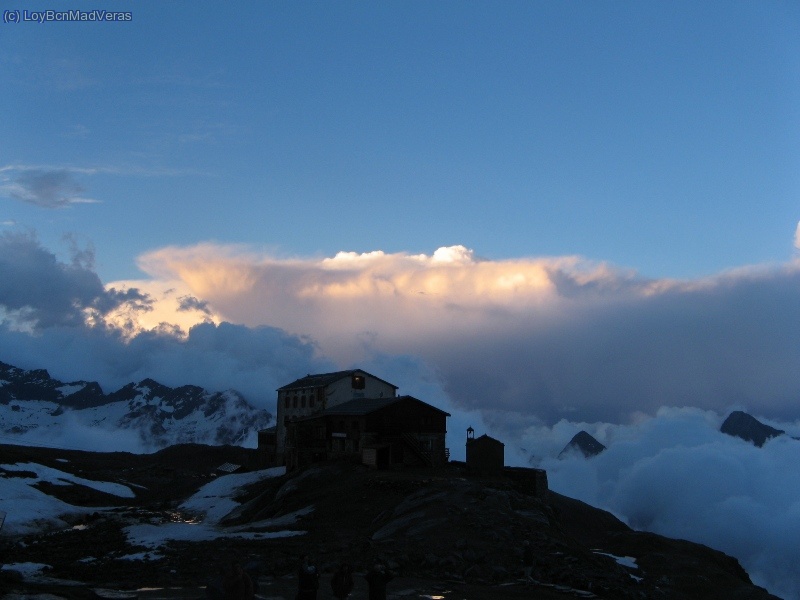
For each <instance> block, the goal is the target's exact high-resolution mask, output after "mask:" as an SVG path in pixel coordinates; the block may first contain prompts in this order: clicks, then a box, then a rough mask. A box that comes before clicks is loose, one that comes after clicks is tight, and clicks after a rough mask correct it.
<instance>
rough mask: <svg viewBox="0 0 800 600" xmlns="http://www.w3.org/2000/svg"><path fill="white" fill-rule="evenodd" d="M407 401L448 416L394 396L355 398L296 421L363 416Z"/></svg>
mask: <svg viewBox="0 0 800 600" xmlns="http://www.w3.org/2000/svg"><path fill="white" fill-rule="evenodd" d="M408 400H413V401H414V402H419V403H420V404H424V405H425V406H427V407H429V408H432V409H433V410H435V411H438V412H440V413H442V414H444V415H445V416H447V417H449V416H450V413H447V412H445V411H443V410H441V409H439V408H436V407H435V406H433V405H432V404H428V403H427V402H423V401H422V400H419V399H418V398H414V397H413V396H395V397H392V398H357V399H356V400H349V401H347V402H342V403H341V404H337V405H336V406H331V407H330V408H326V409H325V410H322V411H320V412H318V413H314V414H313V415H309V416H307V417H305V418H302V419H298V420H299V421H305V420H308V419H316V418H317V417H326V416H336V415H346V416H363V415H368V414H370V413H373V412H375V411H377V410H380V409H382V408H386V407H387V406H391V405H392V404H396V403H397V402H402V401H408Z"/></svg>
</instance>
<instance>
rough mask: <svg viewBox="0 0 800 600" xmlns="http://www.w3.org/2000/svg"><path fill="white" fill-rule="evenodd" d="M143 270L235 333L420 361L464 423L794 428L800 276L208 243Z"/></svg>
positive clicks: (342, 354)
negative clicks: (303, 254)
mask: <svg viewBox="0 0 800 600" xmlns="http://www.w3.org/2000/svg"><path fill="white" fill-rule="evenodd" d="M140 266H141V268H142V269H143V270H144V271H145V272H147V273H148V274H150V275H151V277H153V279H154V280H156V281H169V282H171V284H174V285H178V286H181V287H182V288H183V289H184V290H185V293H187V294H191V295H192V296H194V297H196V298H199V299H202V300H203V301H205V302H207V306H208V307H210V308H211V309H213V311H214V313H215V314H216V315H219V317H220V318H221V319H223V320H229V321H232V322H237V323H243V324H245V325H248V326H257V325H261V324H269V325H272V326H276V327H279V328H281V329H284V330H286V331H288V332H290V333H293V334H296V335H307V336H311V337H313V338H314V339H315V340H316V341H317V343H318V344H319V347H320V349H321V350H322V352H323V353H324V354H325V355H326V356H329V357H330V358H332V359H333V360H334V361H336V362H337V364H352V363H355V362H359V361H363V360H365V359H367V358H368V357H369V356H372V355H373V354H375V353H378V352H381V353H386V354H391V355H397V354H409V355H414V356H417V357H420V358H421V359H422V360H424V361H425V362H426V363H427V364H429V365H431V366H432V367H433V368H434V369H435V370H436V372H437V374H438V375H439V377H440V378H441V380H442V381H443V383H444V385H445V389H446V391H447V393H448V394H449V396H450V397H451V398H452V399H453V401H454V402H455V403H456V404H457V405H459V406H461V407H462V408H464V409H469V410H487V411H493V412H496V411H501V412H506V413H508V414H509V415H516V414H522V415H526V416H527V418H528V419H539V420H541V421H542V422H545V423H549V424H553V423H556V422H558V421H559V420H560V419H563V418H568V419H573V420H574V419H580V420H586V421H590V422H593V421H604V422H613V423H622V422H630V420H631V419H632V418H635V417H636V415H638V414H640V413H644V414H649V415H653V414H655V412H656V411H657V410H658V408H659V407H661V406H695V407H699V408H703V409H709V410H715V411H718V412H725V411H727V410H729V409H730V408H731V407H745V408H749V409H751V410H755V411H756V412H759V413H760V414H763V415H766V416H771V417H775V418H784V419H790V418H793V416H794V415H796V400H797V397H798V391H799V390H800V370H797V369H796V368H795V365H796V364H798V360H799V359H800V344H798V343H797V340H798V339H800V319H798V306H800V262H798V261H794V262H788V263H786V264H782V265H775V266H762V267H748V268H742V269H738V270H735V271H731V272H727V273H723V274H720V275H717V276H714V277H708V278H704V279H698V280H691V281H676V280H654V279H647V278H644V277H641V276H638V275H637V274H636V273H634V272H632V271H630V270H625V269H620V268H616V267H614V266H611V265H608V264H605V263H598V262H592V261H587V260H584V259H581V258H579V257H553V258H531V259H516V260H502V261H492V260H482V259H480V258H478V257H476V256H475V254H474V253H473V252H472V251H471V250H468V249H467V248H464V247H463V246H453V247H447V248H440V249H438V250H436V251H435V252H434V253H433V254H431V255H424V254H419V255H413V254H406V253H397V254H387V253H384V252H381V251H376V252H370V253H365V254H356V253H349V252H341V253H339V254H337V255H336V256H334V257H332V258H318V259H278V258H274V257H270V256H267V255H259V254H257V253H255V252H253V251H248V250H246V249H242V248H239V247H231V246H222V245H213V244H201V245H197V246H192V247H185V248H175V247H169V248H163V249H160V250H157V251H154V252H151V253H149V254H147V255H145V256H143V257H141V259H140ZM515 418H516V417H515Z"/></svg>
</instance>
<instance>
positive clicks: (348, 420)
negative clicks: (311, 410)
mask: <svg viewBox="0 0 800 600" xmlns="http://www.w3.org/2000/svg"><path fill="white" fill-rule="evenodd" d="M449 416H450V415H449V413H446V412H444V411H443V410H440V409H438V408H436V407H435V406H432V405H430V404H427V403H425V402H423V401H421V400H418V399H417V398H414V397H412V396H398V397H394V398H362V399H356V400H351V401H349V402H345V403H344V404H338V405H335V406H332V407H330V408H326V409H325V410H322V411H320V412H318V413H315V414H313V415H310V416H307V417H301V418H298V419H294V420H291V421H288V422H287V428H286V431H287V433H286V442H285V462H286V466H287V468H290V469H291V468H295V467H299V466H305V465H308V464H310V463H312V462H317V461H322V460H330V459H336V458H349V459H351V460H354V461H358V462H361V463H364V464H367V465H370V466H373V467H376V468H380V467H386V466H390V465H415V466H440V465H443V464H445V463H446V462H447V461H448V459H449V452H448V449H447V448H446V447H445V436H446V434H447V417H449Z"/></svg>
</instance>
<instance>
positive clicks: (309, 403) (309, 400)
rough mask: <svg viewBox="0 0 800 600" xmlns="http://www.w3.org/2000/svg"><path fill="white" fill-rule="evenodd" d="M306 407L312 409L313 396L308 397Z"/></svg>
mask: <svg viewBox="0 0 800 600" xmlns="http://www.w3.org/2000/svg"><path fill="white" fill-rule="evenodd" d="M308 407H309V408H314V396H309V398H308Z"/></svg>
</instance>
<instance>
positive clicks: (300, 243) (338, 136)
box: [0, 0, 800, 589]
mask: <svg viewBox="0 0 800 600" xmlns="http://www.w3.org/2000/svg"><path fill="white" fill-rule="evenodd" d="M87 8H88V7H87V6H84V5H83V4H82V3H78V4H77V5H70V4H67V3H56V5H55V7H54V5H53V4H40V3H37V2H31V3H28V2H26V3H24V6H23V5H22V3H20V4H19V5H18V6H17V5H14V4H9V3H6V5H4V7H3V10H4V11H11V12H4V13H3V16H4V21H3V22H2V23H0V82H2V85H0V111H2V114H3V115H4V118H3V119H0V360H2V361H4V362H7V363H11V364H14V365H15V366H18V367H21V368H25V369H32V368H47V369H48V370H49V371H50V373H51V375H52V376H53V377H56V378H58V379H61V380H62V381H72V380H75V379H86V380H96V381H99V382H100V383H101V385H102V386H103V388H104V390H106V391H110V390H113V389H118V388H119V387H121V386H122V385H125V384H127V383H129V382H130V381H139V380H141V379H144V378H146V377H152V378H154V379H156V380H158V381H160V382H162V383H164V384H166V385H171V386H177V385H185V384H187V383H191V384H195V385H201V386H203V387H206V388H208V389H210V390H212V391H216V390H223V389H228V388H235V389H238V390H239V391H241V392H242V393H243V394H245V396H246V397H247V398H248V399H249V400H251V401H252V402H253V403H254V404H256V405H257V406H260V407H264V408H267V409H270V410H274V405H275V389H276V388H277V387H280V386H282V385H284V384H286V383H289V382H291V381H293V380H295V379H297V378H298V377H301V376H303V375H305V374H307V373H314V372H325V371H332V370H336V369H344V368H352V367H360V368H363V369H366V370H367V371H369V372H371V373H373V374H375V375H377V376H378V377H381V378H383V379H386V380H388V381H391V382H392V383H394V384H395V385H398V386H399V388H400V393H409V394H412V395H415V396H417V397H419V398H420V399H422V400H425V401H428V402H431V403H432V404H435V405H437V406H440V407H443V408H445V409H446V410H448V412H450V413H451V414H452V415H453V418H452V419H451V421H450V425H449V428H450V429H451V430H452V431H453V432H456V433H457V432H460V431H464V429H466V427H467V426H469V425H472V426H474V427H475V428H476V430H477V431H478V432H479V433H481V432H483V431H484V430H485V431H487V432H489V433H490V434H492V435H494V436H496V437H499V438H500V439H503V440H506V441H507V446H508V448H509V449H510V450H511V449H512V448H513V449H514V453H516V452H518V450H519V448H520V447H522V446H523V445H527V446H529V447H531V448H534V449H533V450H531V452H534V454H535V455H536V460H537V461H539V462H541V461H545V460H547V457H548V456H549V454H548V452H551V451H553V452H554V451H555V450H558V448H556V446H560V447H563V444H564V443H566V441H567V440H568V439H569V435H571V434H573V433H574V432H576V431H577V430H578V429H580V428H585V429H587V430H591V432H592V433H593V434H597V435H600V437H602V435H601V434H602V433H603V432H614V431H628V430H627V429H626V428H632V429H631V431H636V432H645V433H646V432H647V431H649V430H648V429H647V424H648V423H653V422H661V421H660V419H662V418H664V417H663V416H664V415H665V414H666V415H671V414H673V413H672V412H671V411H683V410H688V411H697V412H696V413H691V414H699V415H704V416H703V417H702V418H703V419H705V420H706V421H707V422H711V421H713V422H714V423H715V424H718V423H719V422H721V419H723V418H724V416H725V415H727V413H728V412H730V411H731V410H733V409H738V410H746V411H748V412H750V413H751V414H754V415H756V416H758V417H760V418H763V419H767V420H771V421H770V422H773V423H776V424H783V426H782V428H784V429H787V430H789V429H790V428H791V427H793V426H794V425H795V424H796V423H797V422H798V421H800V414H798V413H800V410H798V397H799V396H800V394H799V393H798V392H799V391H800V369H797V364H798V362H799V361H800V343H798V340H800V308H799V307H800V7H798V5H797V3H794V2H788V1H777V0H776V1H774V2H766V3H764V2H761V3H752V2H750V3H748V2H704V3H693V2H669V3H654V2H650V3H640V2H614V3H611V2H594V3H587V2H569V1H563V2H515V1H508V2H504V3H500V4H498V3H489V2H474V1H469V2H449V1H443V2H435V3H434V2H420V1H410V2H408V1H404V2H394V1H390V2H381V3H364V2H352V1H346V2H337V3H322V2H313V3H310V2H292V3H277V2H264V3H258V4H247V5H234V6H223V5H221V4H220V3H209V2H171V3H168V4H164V3H161V2H153V1H149V0H143V1H139V2H128V1H125V0H122V1H120V2H117V3H115V5H114V8H115V10H119V11H122V12H128V13H129V14H130V20H126V21H121V22H63V21H49V22H43V23H39V22H34V21H32V20H28V21H25V20H24V19H25V18H28V19H34V18H36V17H35V16H34V14H35V13H37V11H39V10H45V9H58V10H62V9H63V10H67V9H87ZM92 8H93V7H92ZM25 10H27V11H28V12H27V13H25V12H24V11H25ZM14 11H18V12H14ZM15 18H19V21H20V22H7V21H11V20H13V19H15ZM665 411H666V412H665ZM698 418H700V417H698ZM678 423H679V424H678V425H675V427H676V430H677V431H680V430H681V428H680V423H683V421H678ZM609 435H611V434H610V433H609ZM642 435H644V433H642ZM709 435H710V434H709ZM679 438H680V436H679V435H678V436H677V437H676V438H675V439H679ZM598 439H600V438H598ZM537 440H538V442H537ZM548 440H549V441H550V442H549V444H550V446H552V447H550V446H548V447H545V446H547V444H545V442H546V441H548ZM601 441H602V440H601ZM533 442H536V443H533ZM714 443H716V442H714ZM712 445H713V444H712ZM701 446H702V448H703V449H707V448H708V447H707V446H705V445H701ZM714 447H715V448H716V446H714ZM726 448H727V447H726ZM781 448H783V447H781ZM662 451H664V452H667V450H666V449H659V450H657V451H656V450H654V452H655V454H653V455H652V456H655V455H656V454H658V453H659V452H662ZM726 451H727V450H726ZM787 452H789V450H786V449H782V450H781V449H778V450H776V451H775V452H774V453H773V452H770V453H762V455H760V456H761V458H762V459H763V460H767V459H765V458H764V454H766V455H767V456H768V457H770V458H769V460H767V463H768V464H769V465H780V464H782V463H781V461H782V460H783V459H782V458H781V457H783V456H785V455H786V453H787ZM629 456H633V457H634V458H632V459H631V460H633V461H634V462H636V461H639V458H636V457H637V456H639V455H638V454H636V452H633V451H632V453H631V454H630V455H629ZM652 456H651V455H647V456H645V457H644V458H641V460H642V461H644V462H643V463H642V464H648V465H651V466H652V467H653V471H652V472H654V473H661V472H662V469H660V468H659V465H660V464H661V463H659V462H658V461H656V460H654V459H653V460H651V458H652ZM648 457H649V458H648ZM645 459H646V460H645ZM773 459H774V460H773ZM525 460H527V459H525ZM692 460H693V459H687V461H689V463H691V461H692ZM742 460H745V459H742ZM748 460H749V459H748ZM619 464H622V463H619ZM632 464H633V463H631V464H629V465H628V466H631V465H632ZM637 464H638V463H637ZM748 464H750V465H751V467H752V468H748V469H746V472H747V473H750V474H751V475H750V476H752V477H756V475H755V473H756V472H757V469H756V466H755V465H757V461H755V460H753V461H752V462H750V463H748ZM640 468H644V467H640ZM614 472H615V473H618V474H622V473H627V472H628V471H626V470H625V468H622V467H620V469H619V470H617V471H614ZM557 479H558V478H557ZM558 481H560V482H561V483H560V484H559V485H561V486H562V489H572V487H575V489H576V490H578V491H576V494H577V493H578V492H580V493H581V494H585V497H587V498H594V499H595V500H596V501H597V502H598V503H600V504H602V505H603V506H605V507H608V508H611V509H613V510H615V511H616V512H617V513H618V514H620V515H621V516H623V517H624V518H626V519H628V520H629V521H636V520H637V519H639V520H638V521H636V522H645V521H646V522H647V523H649V525H647V526H649V527H654V528H657V527H658V519H656V518H655V517H653V518H652V519H650V520H649V521H648V520H647V519H642V518H640V515H639V513H637V512H636V510H635V509H634V508H633V507H630V506H623V504H621V503H620V502H617V503H616V504H615V502H616V501H615V498H616V496H614V495H613V494H610V492H609V490H610V489H616V484H614V485H612V484H610V483H608V482H607V483H606V484H604V485H601V486H600V488H599V489H600V490H601V491H603V490H604V493H600V492H599V491H588V490H583V491H580V486H573V484H574V483H575V482H574V481H573V482H572V483H568V482H567V479H565V478H562V479H558ZM609 481H610V479H609ZM613 481H615V482H616V481H618V478H616V476H615V477H614V478H613ZM747 481H750V479H747V480H746V481H745V482H744V483H742V482H740V483H741V486H743V487H741V486H740V487H737V486H733V487H731V488H729V489H730V490H733V491H731V492H730V495H729V496H726V497H725V498H728V497H739V496H741V497H751V496H748V494H750V492H751V491H752V489H751V487H748V486H749V485H750V484H749V483H747ZM570 486H572V487H570ZM625 489H629V490H630V489H634V488H631V487H628V488H625ZM726 489H728V488H726ZM642 493H643V492H642ZM723 500H724V499H723ZM731 502H733V501H732V500H731ZM795 502H800V495H791V494H789V496H788V499H787V500H786V504H785V505H783V508H785V511H784V510H783V509H781V510H774V511H773V512H774V513H775V514H780V515H784V516H786V522H787V523H788V522H793V521H792V518H793V517H792V516H791V515H793V514H794V513H793V512H792V511H794V508H792V507H793V506H794V503H795ZM753 506H762V505H760V504H759V503H758V502H757V501H754V504H753ZM773 508H774V507H773ZM670 510H671V509H670V508H669V507H664V511H665V512H664V515H666V514H667V513H669V514H670V515H675V514H680V512H679V511H678V512H675V511H672V512H670ZM769 510H772V509H769ZM754 512H755V511H754ZM662 516H663V515H662ZM665 518H666V517H665ZM667 520H668V519H667ZM675 522H677V521H675ZM762 525H764V526H765V527H767V525H768V524H762ZM761 533H764V532H763V531H761ZM762 537H763V536H762ZM775 547H782V546H780V545H779V544H778V545H776V546H775ZM797 589H800V587H798V588H797Z"/></svg>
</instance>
